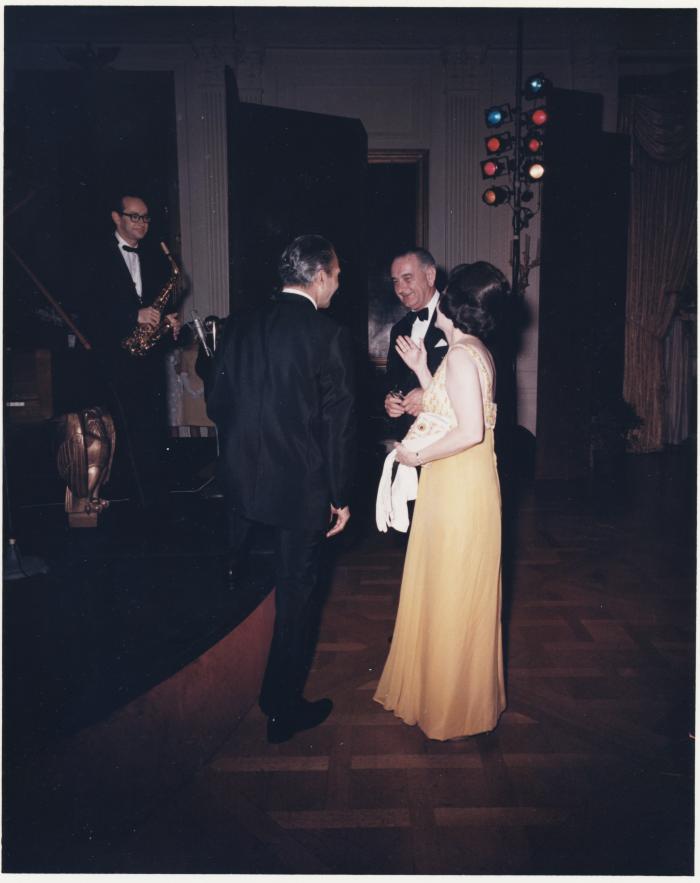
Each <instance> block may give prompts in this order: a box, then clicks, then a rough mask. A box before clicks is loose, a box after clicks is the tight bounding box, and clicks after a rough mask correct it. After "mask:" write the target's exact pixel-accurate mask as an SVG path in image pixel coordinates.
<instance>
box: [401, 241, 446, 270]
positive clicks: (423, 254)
mask: <svg viewBox="0 0 700 883" xmlns="http://www.w3.org/2000/svg"><path fill="white" fill-rule="evenodd" d="M412 254H414V255H415V256H416V258H417V259H418V263H419V264H420V265H421V266H422V267H423V268H424V269H426V270H428V269H429V268H430V267H434V268H435V269H437V261H436V260H435V258H434V257H433V256H432V255H431V254H430V252H429V251H428V249H427V248H421V247H420V246H417V245H416V246H414V247H413V248H407V249H404V251H399V252H397V253H396V254H395V255H394V257H393V258H392V259H391V263H392V264H393V263H394V261H395V260H397V259H398V258H406V257H408V256H409V255H412Z"/></svg>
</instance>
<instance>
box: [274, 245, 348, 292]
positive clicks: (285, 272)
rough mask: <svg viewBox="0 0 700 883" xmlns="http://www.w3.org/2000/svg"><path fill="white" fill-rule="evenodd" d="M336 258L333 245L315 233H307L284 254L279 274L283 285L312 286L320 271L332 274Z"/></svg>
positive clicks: (281, 258)
mask: <svg viewBox="0 0 700 883" xmlns="http://www.w3.org/2000/svg"><path fill="white" fill-rule="evenodd" d="M335 257H336V253H335V248H334V247H333V245H332V243H330V242H329V241H328V240H327V239H324V237H323V236H317V235H316V234H315V233H305V234H304V235H303V236H297V238H296V239H295V240H294V241H293V242H290V243H289V245H288V246H287V247H286V248H285V250H284V251H283V252H282V256H281V257H280V262H279V266H278V268H277V269H278V272H279V276H280V279H281V280H282V284H283V285H304V286H306V285H310V284H311V282H313V280H314V277H315V276H316V274H317V273H318V271H319V270H325V272H326V273H328V272H330V268H331V265H332V263H333V259H334V258H335Z"/></svg>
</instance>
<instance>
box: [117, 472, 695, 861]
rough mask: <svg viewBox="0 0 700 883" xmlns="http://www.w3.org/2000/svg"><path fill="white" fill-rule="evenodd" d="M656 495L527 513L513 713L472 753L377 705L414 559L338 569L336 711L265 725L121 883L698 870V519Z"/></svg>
mask: <svg viewBox="0 0 700 883" xmlns="http://www.w3.org/2000/svg"><path fill="white" fill-rule="evenodd" d="M687 481H691V479H690V478H689V477H688V478H687ZM689 486H690V485H689ZM659 488H660V485H659V484H658V483H656V484H655V483H654V482H650V483H649V482H648V483H647V485H646V486H645V488H644V489H643V490H642V491H640V495H639V496H637V497H635V495H634V494H630V496H629V498H628V499H627V500H626V502H625V503H624V504H623V505H619V506H609V507H607V508H598V509H597V508H596V507H595V506H594V505H593V504H591V503H590V502H586V501H585V500H576V499H572V498H570V497H568V496H567V495H566V493H563V494H562V493H553V494H549V495H547V494H540V493H537V494H535V493H534V492H530V493H529V494H527V495H526V496H525V497H524V498H523V499H522V500H521V501H520V503H519V505H518V507H517V517H516V518H515V520H514V522H513V525H512V529H511V530H510V531H509V532H508V534H507V540H506V542H507V549H506V554H507V559H506V561H505V564H506V580H505V587H504V633H505V637H506V654H507V657H506V658H507V694H508V708H507V711H506V712H505V714H504V715H503V717H502V719H501V722H500V724H499V726H498V728H497V729H496V730H495V731H494V732H493V733H491V734H487V735H482V736H477V737H474V738H471V739H468V740H465V741H461V742H450V743H440V742H435V741H431V740H428V739H426V738H425V737H424V736H423V734H422V733H421V731H420V730H419V729H418V728H417V727H408V726H406V725H405V724H403V723H402V722H400V721H399V720H398V719H396V718H395V717H394V716H393V715H392V714H391V713H388V712H386V711H384V710H383V709H382V708H381V707H380V706H379V705H377V704H376V703H374V702H373V701H372V698H371V697H372V693H373V689H374V687H375V685H376V682H377V679H378V674H379V672H380V671H381V667H382V665H383V663H384V659H385V657H386V653H387V649H388V639H389V637H390V635H391V631H392V624H393V618H394V614H395V610H396V603H397V598H398V590H399V585H400V579H401V569H402V563H403V555H404V551H403V548H402V546H401V543H400V541H398V540H397V538H396V536H383V535H377V534H376V533H375V532H373V531H368V532H367V535H366V537H365V538H364V539H363V540H362V541H361V542H360V543H359V544H357V545H356V546H355V547H353V548H351V549H348V550H347V551H346V552H345V553H344V554H343V555H342V556H341V558H340V561H339V563H338V566H337V567H336V570H335V576H334V580H333V585H332V591H331V594H330V596H329V599H328V602H327V604H326V607H325V611H324V617H323V622H322V627H321V635H320V642H319V644H318V649H317V654H316V658H315V662H314V667H313V670H312V673H311V676H310V680H309V684H308V689H307V696H309V697H310V698H317V697H320V696H331V697H332V698H333V700H334V702H335V709H334V712H333V714H332V715H331V717H330V718H329V719H328V720H327V721H326V722H325V723H324V724H323V725H322V726H321V727H319V728H317V729H316V730H313V731H310V732H308V733H304V734H299V735H298V736H297V737H295V738H294V739H293V740H292V741H290V742H288V743H286V744H283V745H278V746H273V745H268V744H267V743H266V741H265V735H264V734H265V721H264V718H263V716H262V714H261V713H260V712H259V711H258V710H257V709H253V710H251V711H250V713H249V714H248V716H247V717H246V718H245V719H244V721H243V722H242V724H241V725H240V727H239V729H238V730H237V731H236V732H235V734H234V735H233V737H232V738H231V739H230V741H229V742H228V744H226V745H225V746H224V747H223V748H222V749H221V750H220V751H219V752H218V753H217V755H216V756H215V757H214V758H212V760H211V762H210V763H209V764H208V766H207V767H206V768H205V769H204V770H203V771H202V772H201V773H200V774H199V775H198V776H197V777H196V779H195V780H194V781H193V782H192V783H191V786H190V787H189V788H188V789H187V790H186V791H184V792H182V793H181V794H180V795H179V796H178V797H177V798H176V799H174V800H172V801H171V802H170V803H169V805H168V806H167V807H163V809H162V812H160V813H159V814H158V816H157V817H156V818H153V819H151V820H150V821H149V822H148V823H146V824H145V825H143V826H142V827H141V828H140V829H139V830H138V831H136V832H135V833H134V836H133V837H132V838H131V841H130V843H129V845H128V848H127V849H125V850H124V851H123V852H122V853H121V855H120V857H119V860H118V862H117V865H118V867H115V870H123V871H141V872H149V871H150V872H188V873H197V872H209V873H211V872H219V873H231V872H237V873H279V874H282V873H303V874H318V873H331V874H340V873H342V874H428V873H431V874H477V873H488V874H592V873H596V874H692V873H693V755H694V736H693V732H694V717H693V715H694V706H693V701H694V700H693V694H694V658H695V652H694V631H695V628H694V627H695V606H694V589H695V558H694V550H695V525H694V521H693V519H690V520H689V519H688V514H687V512H688V510H687V507H686V509H685V510H684V511H682V507H681V509H677V508H676V509H674V506H673V505H670V506H665V505H663V494H662V493H661V492H660V489H659ZM676 502H677V498H676ZM693 514H694V513H693ZM690 521H693V523H692V524H691V523H690Z"/></svg>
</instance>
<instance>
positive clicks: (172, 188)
mask: <svg viewBox="0 0 700 883" xmlns="http://www.w3.org/2000/svg"><path fill="white" fill-rule="evenodd" d="M5 175H6V190H5V212H6V213H8V212H12V214H10V215H9V217H7V219H6V223H5V230H4V235H5V239H6V240H7V241H8V242H9V243H10V244H11V245H12V246H13V247H14V248H15V250H16V251H17V252H19V253H20V255H21V256H22V257H23V258H24V260H25V261H26V262H27V263H28V264H29V265H30V266H31V268H32V269H33V270H34V272H35V273H36V275H37V276H38V277H39V279H40V280H41V281H42V282H43V283H44V284H45V285H46V286H47V287H48V288H49V290H50V292H51V294H52V295H54V297H55V298H56V299H58V300H59V301H61V302H62V304H63V305H64V306H66V307H68V308H70V307H71V306H72V304H71V276H72V274H73V272H74V271H75V269H74V268H77V269H79V265H80V259H81V255H82V254H85V253H86V250H87V249H89V248H90V247H91V243H92V241H93V240H94V238H95V237H96V236H97V235H100V234H104V233H107V232H108V231H110V230H111V229H112V222H111V219H110V206H109V199H110V197H111V195H112V192H113V191H114V190H117V191H118V190H121V189H127V190H129V191H131V192H136V193H137V194H139V195H143V196H144V197H145V198H146V199H147V201H148V204H149V208H150V211H151V214H152V215H153V218H154V220H153V223H152V225H151V230H150V233H149V239H156V238H158V239H165V240H166V241H167V242H169V243H170V246H171V249H172V250H173V252H174V253H176V254H177V252H178V238H179V218H178V210H177V206H178V198H177V152H176V136H175V99H174V86H173V79H172V74H170V73H161V72H148V73H145V72H132V71H112V70H103V71H96V72H88V71H78V70H76V71H51V72H42V71H31V72H22V73H19V74H17V76H16V78H15V80H14V81H13V83H12V85H11V88H10V89H9V90H8V93H7V96H6V116H5ZM25 200H26V202H25ZM16 206H19V208H17V210H16V211H14V212H13V211H12V210H13V208H15V207H16ZM5 270H6V277H5V281H6V285H5V317H6V325H5V329H6V334H8V333H9V334H10V335H17V336H19V338H20V340H21V342H22V343H23V344H26V345H28V346H31V345H33V344H40V343H41V341H40V340H38V339H37V337H40V336H41V327H40V324H41V323H37V321H36V318H35V313H36V310H37V309H40V310H41V311H43V310H44V308H45V304H44V302H43V300H42V299H41V298H40V297H38V296H37V294H36V292H35V291H34V289H33V286H32V285H30V284H28V282H27V280H26V277H25V276H24V275H23V273H22V272H21V271H20V270H19V269H18V268H17V266H16V265H15V264H14V263H13V261H12V258H10V257H9V256H6V268H5ZM27 318H28V319H29V321H26V320H27Z"/></svg>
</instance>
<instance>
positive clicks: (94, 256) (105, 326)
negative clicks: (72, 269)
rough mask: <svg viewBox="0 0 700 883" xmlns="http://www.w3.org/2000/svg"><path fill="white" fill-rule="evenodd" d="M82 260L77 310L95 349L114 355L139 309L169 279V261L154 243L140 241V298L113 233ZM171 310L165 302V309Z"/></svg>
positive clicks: (134, 321) (146, 304)
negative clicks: (79, 303)
mask: <svg viewBox="0 0 700 883" xmlns="http://www.w3.org/2000/svg"><path fill="white" fill-rule="evenodd" d="M84 261H85V262H84V265H83V268H82V270H81V271H80V272H81V276H82V284H81V286H80V287H81V292H80V295H81V297H80V299H81V308H80V311H81V318H82V319H83V321H84V325H85V332H86V334H87V337H88V339H89V340H90V343H91V344H92V345H93V347H94V348H95V349H96V350H98V351H100V352H102V353H105V354H109V355H110V356H114V355H115V354H116V353H117V352H120V351H121V341H122V340H123V339H124V338H125V337H127V335H129V334H130V333H131V331H133V329H134V328H135V327H136V324H137V319H138V311H139V310H140V309H141V307H145V306H149V305H150V304H151V303H153V301H154V300H155V298H156V297H157V296H158V294H160V292H161V290H162V288H163V286H164V285H165V284H166V282H167V281H168V278H169V276H170V264H169V262H168V259H167V258H166V257H165V255H164V254H163V252H162V251H161V249H160V247H159V246H158V245H157V243H149V242H148V240H147V239H146V240H143V241H142V242H141V244H140V245H139V263H140V265H141V282H142V294H143V298H142V300H139V297H138V294H137V293H136V286H135V285H134V282H133V280H132V278H131V274H130V273H129V269H128V267H127V266H126V262H125V261H124V258H123V257H122V254H121V246H120V245H119V242H118V241H117V239H116V237H115V236H113V235H112V236H108V237H107V238H106V239H105V240H103V241H102V242H100V243H98V245H97V246H96V248H95V249H94V250H93V251H92V252H91V253H90V254H89V255H87V256H84ZM172 311H173V309H172V308H171V306H170V304H168V305H167V306H166V310H165V312H172ZM130 358H133V357H130ZM146 358H148V357H146Z"/></svg>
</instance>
